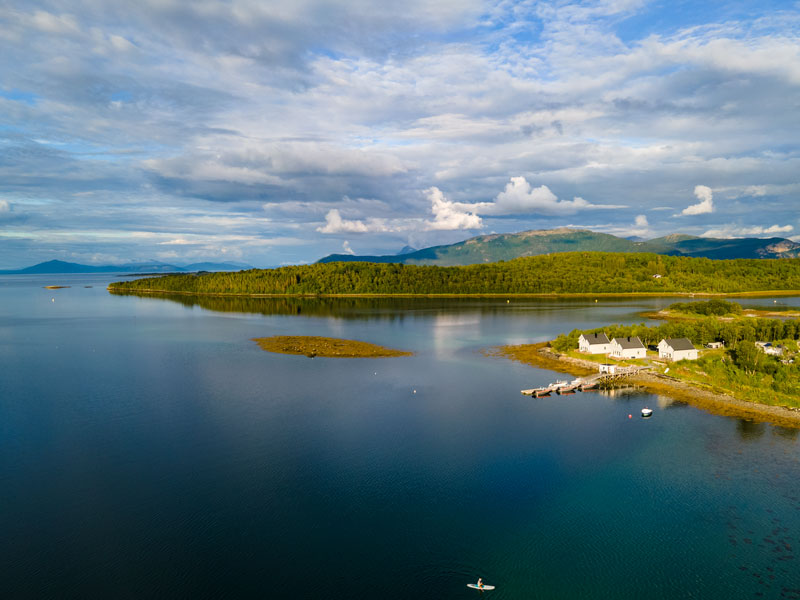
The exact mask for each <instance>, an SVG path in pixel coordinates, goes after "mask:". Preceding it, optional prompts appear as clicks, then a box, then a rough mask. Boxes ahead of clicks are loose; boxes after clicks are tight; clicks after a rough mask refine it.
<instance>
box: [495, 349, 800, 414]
mask: <svg viewBox="0 0 800 600" xmlns="http://www.w3.org/2000/svg"><path fill="white" fill-rule="evenodd" d="M491 355H493V356H505V357H506V358H510V359H512V360H516V361H518V362H522V363H525V364H529V365H532V366H536V367H542V368H546V369H550V370H553V371H559V372H562V373H568V374H570V375H573V376H581V375H587V374H590V373H596V372H597V363H595V362H592V361H590V360H582V359H579V358H574V357H571V356H565V355H563V354H559V353H558V352H555V351H554V350H553V349H552V348H550V347H549V346H548V342H542V343H539V344H528V345H524V346H504V347H501V348H498V349H495V350H493V351H492V352H491ZM629 380H630V382H631V384H633V385H637V386H640V387H642V388H644V389H645V390H646V391H648V392H650V393H654V394H664V395H668V396H670V397H671V398H674V399H676V400H680V401H682V402H686V403H688V404H691V405H693V406H696V407H697V408H700V409H703V410H706V411H708V412H711V413H714V414H718V415H726V416H733V417H739V418H744V419H751V420H754V421H764V422H768V423H772V424H774V425H780V426H782V427H794V428H800V409H794V408H788V407H785V406H772V405H769V404H756V403H754V402H748V401H746V400H739V399H738V398H734V397H733V396H729V395H726V394H720V393H717V392H714V391H711V390H708V389H704V388H701V387H698V386H696V385H692V384H689V383H686V382H684V381H680V380H678V379H675V378H672V377H669V376H667V375H663V374H661V373H652V372H647V371H644V372H640V373H638V374H636V375H632V376H631V377H630V378H629Z"/></svg>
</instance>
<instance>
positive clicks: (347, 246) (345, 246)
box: [342, 240, 355, 254]
mask: <svg viewBox="0 0 800 600" xmlns="http://www.w3.org/2000/svg"><path fill="white" fill-rule="evenodd" d="M342 249H343V250H344V253H345V254H355V252H353V249H352V248H351V247H350V242H348V241H347V240H345V241H344V242H342Z"/></svg>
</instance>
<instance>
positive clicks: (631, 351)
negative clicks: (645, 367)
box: [610, 339, 647, 358]
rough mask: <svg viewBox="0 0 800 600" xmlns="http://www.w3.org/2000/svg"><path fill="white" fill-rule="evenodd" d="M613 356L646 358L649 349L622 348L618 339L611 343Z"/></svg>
mask: <svg viewBox="0 0 800 600" xmlns="http://www.w3.org/2000/svg"><path fill="white" fill-rule="evenodd" d="M610 354H611V356H613V357H615V358H645V357H646V356H647V349H646V348H644V347H642V348H624V349H623V348H622V346H620V345H619V343H617V341H616V339H614V340H612V341H611V352H610Z"/></svg>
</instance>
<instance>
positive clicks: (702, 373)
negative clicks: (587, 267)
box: [492, 299, 800, 427]
mask: <svg viewBox="0 0 800 600" xmlns="http://www.w3.org/2000/svg"><path fill="white" fill-rule="evenodd" d="M668 310H669V311H670V312H671V313H673V314H678V313H679V314H682V315H683V318H682V319H680V320H672V319H670V321H669V322H668V323H665V324H664V325H658V326H646V325H645V324H640V325H609V326H607V327H604V328H599V329H593V330H591V331H580V330H574V331H572V332H570V333H568V334H562V335H560V336H558V337H557V338H556V339H555V340H551V341H550V342H543V343H539V344H523V345H518V346H503V347H500V348H497V349H495V350H494V351H493V353H492V354H493V355H495V356H503V357H507V358H510V359H512V360H516V361H519V362H523V363H526V364H530V365H533V366H538V367H543V368H548V369H552V370H555V371H560V372H566V373H570V374H572V375H576V376H583V375H588V374H590V373H598V371H599V372H612V373H613V372H614V370H617V371H619V370H623V371H630V372H632V373H633V374H631V375H630V377H628V378H627V381H628V384H630V385H637V386H640V387H642V388H644V389H646V390H647V391H649V392H652V393H665V394H669V395H670V396H672V397H674V398H676V399H679V400H684V401H687V402H689V403H691V404H694V405H697V406H699V407H702V408H708V409H710V410H712V411H713V412H717V413H723V414H734V415H738V416H745V417H749V418H754V419H760V420H768V421H772V422H774V423H778V424H784V425H792V426H795V427H797V426H800V365H798V361H800V349H799V348H798V341H797V340H798V337H799V336H800V321H798V320H792V319H764V318H757V317H749V316H746V315H745V314H743V313H744V311H743V310H742V307H741V306H740V305H738V304H737V303H731V302H725V301H722V300H718V299H714V300H710V301H708V302H696V303H691V306H687V305H685V304H684V305H681V304H678V305H673V306H671V307H670V308H669V309H668Z"/></svg>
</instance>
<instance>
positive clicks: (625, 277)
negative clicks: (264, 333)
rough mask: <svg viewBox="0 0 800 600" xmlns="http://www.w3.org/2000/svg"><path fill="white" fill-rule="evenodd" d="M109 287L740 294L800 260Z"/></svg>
mask: <svg viewBox="0 0 800 600" xmlns="http://www.w3.org/2000/svg"><path fill="white" fill-rule="evenodd" d="M109 289H110V290H111V291H112V292H113V291H134V292H135V291H144V292H153V291H156V292H159V291H160V292H182V293H191V294H280V295H282V294H577V293H585V294H589V293H595V294H602V293H611V294H613V293H735V292H753V291H770V290H800V259H780V260H778V259H766V260H764V259H762V260H757V259H738V260H721V261H712V260H710V259H707V258H688V257H683V256H664V255H659V254H644V253H642V254H625V253H606V252H571V253H563V254H552V255H545V256H533V257H528V258H519V259H515V260H511V261H508V262H498V263H490V264H482V265H470V266H465V267H436V266H412V265H401V264H386V263H358V262H356V263H326V264H313V265H302V266H295V267H282V268H279V269H268V270H264V269H252V270H249V271H240V272H238V273H206V274H197V275H167V276H164V277H155V278H148V279H139V280H135V281H120V282H115V283H112V284H111V285H110V286H109Z"/></svg>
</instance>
